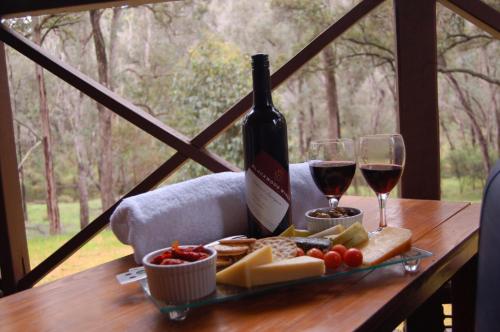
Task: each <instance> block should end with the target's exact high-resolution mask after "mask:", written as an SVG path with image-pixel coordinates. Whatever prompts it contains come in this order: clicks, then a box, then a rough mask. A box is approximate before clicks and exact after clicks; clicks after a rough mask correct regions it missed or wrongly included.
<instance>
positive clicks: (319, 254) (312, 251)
mask: <svg viewBox="0 0 500 332" xmlns="http://www.w3.org/2000/svg"><path fill="white" fill-rule="evenodd" d="M307 256H311V257H316V258H319V259H323V252H322V251H321V250H319V249H318V248H312V249H309V250H308V251H307Z"/></svg>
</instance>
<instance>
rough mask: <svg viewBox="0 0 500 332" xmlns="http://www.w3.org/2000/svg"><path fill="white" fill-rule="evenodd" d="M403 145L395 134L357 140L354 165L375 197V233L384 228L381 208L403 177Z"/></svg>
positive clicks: (370, 136)
mask: <svg viewBox="0 0 500 332" xmlns="http://www.w3.org/2000/svg"><path fill="white" fill-rule="evenodd" d="M405 157H406V152H405V143H404V140H403V136H401V135H399V134H386V135H368V136H363V137H360V138H359V144H358V162H359V168H360V169H361V173H362V174H363V177H364V178H365V180H366V182H367V183H368V185H369V186H370V187H371V188H372V189H373V191H375V193H376V194H377V199H378V203H379V211H380V222H379V227H378V230H379V231H380V230H382V229H383V228H384V227H386V226H387V221H386V216H385V205H386V202H387V197H388V196H389V193H390V192H391V190H392V189H393V188H394V187H395V186H396V184H397V183H398V181H399V178H400V177H401V174H402V173H403V168H404V164H405Z"/></svg>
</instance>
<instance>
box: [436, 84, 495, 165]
mask: <svg viewBox="0 0 500 332" xmlns="http://www.w3.org/2000/svg"><path fill="white" fill-rule="evenodd" d="M446 77H447V78H448V80H449V81H450V82H451V84H452V86H453V88H454V89H455V91H456V92H457V94H458V99H459V100H460V103H461V104H462V107H463V108H464V111H465V114H466V115H467V117H468V118H469V120H470V122H471V125H472V128H473V129H474V132H475V134H476V136H477V140H478V143H479V148H480V149H481V153H482V155H483V168H484V171H485V173H486V174H488V173H489V172H490V168H491V163H490V156H489V154H488V142H487V141H486V138H485V137H484V135H483V132H482V131H481V127H480V126H479V123H478V122H477V120H476V117H475V115H474V111H473V110H472V105H471V104H470V103H469V102H468V101H467V99H466V98H465V95H464V93H463V91H462V89H461V88H460V85H459V84H458V82H457V80H456V79H455V78H454V77H453V75H452V74H447V75H446Z"/></svg>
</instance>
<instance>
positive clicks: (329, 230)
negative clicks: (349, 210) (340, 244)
mask: <svg viewBox="0 0 500 332" xmlns="http://www.w3.org/2000/svg"><path fill="white" fill-rule="evenodd" d="M343 231H345V227H344V225H341V224H338V225H335V226H333V227H330V228H327V229H325V230H324V231H321V232H319V233H315V234H313V235H309V236H308V237H326V236H328V235H338V234H340V233H342V232H343Z"/></svg>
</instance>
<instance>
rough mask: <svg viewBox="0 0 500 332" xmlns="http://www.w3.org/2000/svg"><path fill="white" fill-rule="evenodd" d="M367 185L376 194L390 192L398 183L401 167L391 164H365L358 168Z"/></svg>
mask: <svg viewBox="0 0 500 332" xmlns="http://www.w3.org/2000/svg"><path fill="white" fill-rule="evenodd" d="M360 169H361V173H363V176H364V178H365V180H366V182H367V183H368V185H369V186H370V187H371V188H372V189H373V191H375V192H376V193H377V194H385V193H388V192H390V191H391V190H392V189H393V188H394V187H395V186H396V184H397V183H398V181H399V178H400V177H401V173H402V172H403V167H402V166H400V165H391V164H366V165H361V166H360Z"/></svg>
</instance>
